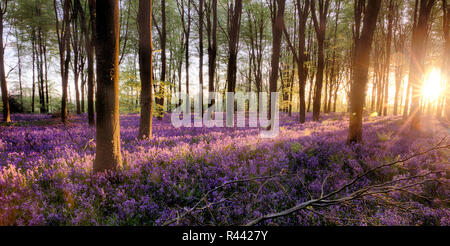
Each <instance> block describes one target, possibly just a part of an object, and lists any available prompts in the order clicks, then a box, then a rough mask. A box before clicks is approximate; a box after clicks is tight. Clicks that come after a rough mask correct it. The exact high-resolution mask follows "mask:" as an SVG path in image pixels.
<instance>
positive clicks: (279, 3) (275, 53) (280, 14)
mask: <svg viewBox="0 0 450 246" xmlns="http://www.w3.org/2000/svg"><path fill="white" fill-rule="evenodd" d="M285 4H286V0H276V7H275V8H274V9H275V10H277V13H276V15H275V16H274V17H273V19H272V37H273V40H272V58H271V72H270V80H269V91H270V93H273V92H277V89H278V86H277V85H278V83H277V81H278V66H279V64H280V53H281V39H282V35H283V29H284V9H285ZM269 98H270V100H269V101H270V103H269V111H268V113H269V117H268V118H269V119H270V120H273V119H272V118H273V117H274V112H272V106H271V105H272V104H273V103H274V102H272V97H271V96H270V95H269Z"/></svg>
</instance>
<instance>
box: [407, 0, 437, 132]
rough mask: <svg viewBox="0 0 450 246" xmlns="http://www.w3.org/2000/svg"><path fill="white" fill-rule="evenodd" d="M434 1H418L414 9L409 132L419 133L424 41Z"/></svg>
mask: <svg viewBox="0 0 450 246" xmlns="http://www.w3.org/2000/svg"><path fill="white" fill-rule="evenodd" d="M435 3H436V0H418V2H417V4H418V5H416V9H417V11H418V19H417V23H414V27H413V33H412V39H411V60H410V67H409V77H408V80H409V81H408V83H409V84H410V86H411V89H412V91H411V109H410V110H411V111H410V117H411V130H413V131H420V129H421V126H420V119H421V109H420V95H421V93H422V86H423V76H424V59H425V50H426V40H427V35H428V29H429V20H430V15H431V10H432V9H433V6H434V4H435Z"/></svg>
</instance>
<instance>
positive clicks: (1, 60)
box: [0, 1, 11, 122]
mask: <svg viewBox="0 0 450 246" xmlns="http://www.w3.org/2000/svg"><path fill="white" fill-rule="evenodd" d="M4 4H5V5H4V6H1V7H0V82H1V87H2V88H1V89H2V102H3V121H4V122H11V116H10V112H9V98H8V86H7V83H6V75H5V48H4V47H5V46H4V44H3V20H4V19H3V18H4V16H5V14H6V9H7V4H8V1H5V3H4Z"/></svg>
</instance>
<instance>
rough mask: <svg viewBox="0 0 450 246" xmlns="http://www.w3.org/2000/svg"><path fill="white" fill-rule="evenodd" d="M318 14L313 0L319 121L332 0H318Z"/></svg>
mask: <svg viewBox="0 0 450 246" xmlns="http://www.w3.org/2000/svg"><path fill="white" fill-rule="evenodd" d="M317 2H318V5H319V8H318V15H319V17H317V13H316V1H311V14H312V20H313V23H314V29H315V31H316V35H317V45H318V50H317V52H318V55H317V75H316V87H315V93H314V103H313V120H314V121H319V119H320V108H321V100H322V85H323V77H324V76H323V75H324V69H325V54H324V49H325V36H326V31H327V16H328V10H329V8H330V0H318V1H317Z"/></svg>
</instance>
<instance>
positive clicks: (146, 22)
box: [138, 0, 153, 139]
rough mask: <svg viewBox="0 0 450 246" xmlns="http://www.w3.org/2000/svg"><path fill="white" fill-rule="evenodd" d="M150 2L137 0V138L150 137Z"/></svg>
mask: <svg viewBox="0 0 450 246" xmlns="http://www.w3.org/2000/svg"><path fill="white" fill-rule="evenodd" d="M151 13H152V1H146V0H139V13H138V25H139V68H140V76H141V118H140V124H139V138H140V139H144V138H151V137H152V117H153V115H152V114H153V92H152V87H153V84H152V79H153V78H152V71H153V68H152V19H151Z"/></svg>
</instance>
